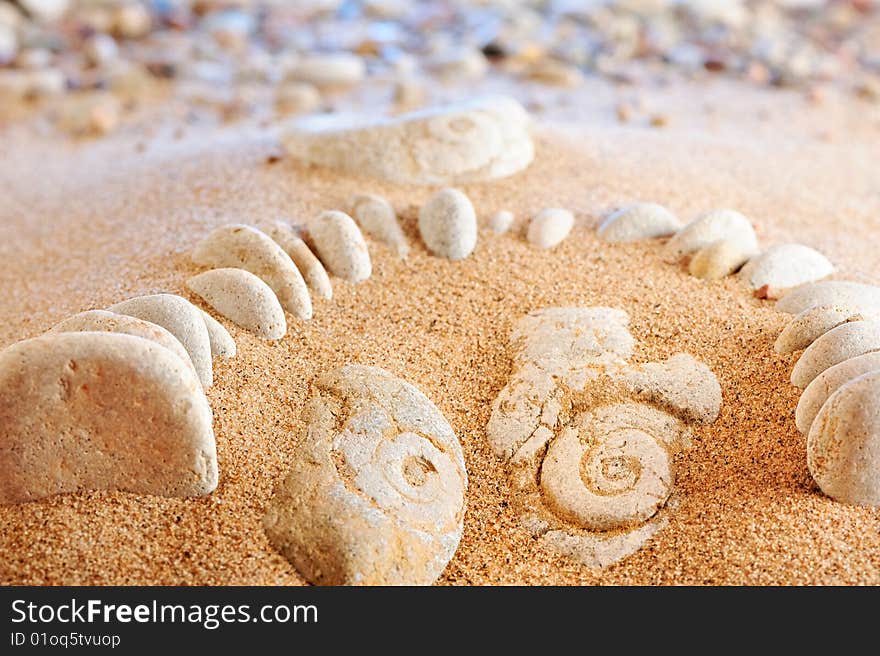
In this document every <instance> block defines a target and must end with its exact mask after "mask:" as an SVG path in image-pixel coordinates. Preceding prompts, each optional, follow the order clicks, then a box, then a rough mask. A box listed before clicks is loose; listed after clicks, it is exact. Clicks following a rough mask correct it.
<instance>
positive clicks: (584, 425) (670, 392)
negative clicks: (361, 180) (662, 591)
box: [487, 308, 721, 567]
mask: <svg viewBox="0 0 880 656" xmlns="http://www.w3.org/2000/svg"><path fill="white" fill-rule="evenodd" d="M627 323H628V317H627V315H626V314H625V313H624V312H622V311H620V310H615V309H612V308H547V309H544V310H539V311H536V312H532V313H530V314H529V315H527V316H525V317H523V318H522V319H520V320H519V321H518V322H517V323H516V325H515V327H514V331H513V335H512V342H513V347H514V365H513V373H512V375H511V379H510V382H509V383H508V385H507V386H506V387H505V388H504V389H503V390H502V391H501V392H500V393H499V395H498V398H497V399H496V401H495V403H494V404H493V408H492V416H491V418H490V420H489V424H488V426H487V436H488V438H489V442H490V444H491V445H492V448H493V449H494V450H495V453H496V454H497V455H499V456H500V457H501V458H502V459H504V460H506V461H507V462H508V467H509V472H510V477H511V487H512V491H513V495H514V505H515V507H516V508H517V509H518V510H519V511H520V515H521V519H522V521H523V523H524V524H525V526H526V527H527V528H528V529H529V530H530V531H531V532H532V533H533V534H535V535H536V536H538V537H540V538H541V540H542V541H543V542H544V543H546V544H547V545H549V546H550V547H551V548H553V549H554V550H556V551H559V552H560V553H564V554H567V555H569V556H571V557H574V558H576V559H577V560H579V561H580V562H582V563H584V564H586V565H588V566H591V567H605V566H607V565H608V564H610V563H613V562H615V561H617V560H619V559H620V558H623V557H625V556H627V555H629V554H631V553H633V552H634V551H636V550H637V549H639V548H640V547H641V545H642V544H644V542H645V541H646V540H647V539H649V538H650V537H651V536H652V535H653V534H654V533H655V532H656V531H657V530H659V529H660V528H661V527H662V525H663V524H664V523H665V521H666V519H665V517H663V516H662V515H658V512H659V511H660V509H661V508H662V507H663V506H664V505H665V504H666V502H667V500H668V498H669V496H670V494H671V492H672V486H673V482H674V472H673V468H672V455H673V454H674V453H675V452H677V451H679V450H681V449H682V448H683V447H685V446H687V445H688V443H689V429H688V423H690V422H703V423H710V422H712V421H714V420H715V419H716V418H717V416H718V413H719V410H720V405H721V388H720V386H719V385H718V381H717V380H716V378H715V376H714V374H713V373H712V372H711V371H710V370H709V368H708V367H706V365H704V364H702V363H700V362H697V361H696V360H694V359H693V358H692V357H691V356H689V355H687V354H683V353H680V354H677V355H674V356H673V357H671V358H669V359H668V360H667V361H666V362H662V363H647V364H644V365H641V366H628V365H627V363H626V359H627V358H628V357H629V355H630V354H631V352H632V348H633V345H634V342H633V339H632V336H631V335H630V334H629V332H628V331H627V329H626V325H627ZM606 388H607V389H609V390H610V391H611V392H612V394H613V400H610V401H609V400H608V398H609V397H608V396H607V394H603V392H604V391H605V389H606ZM579 393H584V394H587V396H586V397H584V398H587V399H589V400H588V401H586V402H584V401H581V400H578V399H579V398H580V397H579V396H578V394H579ZM584 403H586V405H584Z"/></svg>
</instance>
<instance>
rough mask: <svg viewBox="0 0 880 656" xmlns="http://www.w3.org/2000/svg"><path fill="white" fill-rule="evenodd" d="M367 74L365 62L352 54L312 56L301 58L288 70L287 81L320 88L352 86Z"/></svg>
mask: <svg viewBox="0 0 880 656" xmlns="http://www.w3.org/2000/svg"><path fill="white" fill-rule="evenodd" d="M366 74H367V67H366V65H365V64H364V60H363V59H361V58H360V57H358V56H357V55H352V54H350V53H333V54H311V55H306V56H304V57H300V58H299V59H298V60H296V61H295V62H294V63H293V65H292V66H291V67H290V68H289V69H288V70H287V79H289V80H296V81H297V82H307V83H309V84H314V85H315V86H318V87H342V86H351V85H354V84H357V83H358V82H361V81H362V80H363V79H364V78H365V77H366Z"/></svg>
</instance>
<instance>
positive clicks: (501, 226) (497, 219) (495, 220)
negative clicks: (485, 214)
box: [489, 210, 513, 235]
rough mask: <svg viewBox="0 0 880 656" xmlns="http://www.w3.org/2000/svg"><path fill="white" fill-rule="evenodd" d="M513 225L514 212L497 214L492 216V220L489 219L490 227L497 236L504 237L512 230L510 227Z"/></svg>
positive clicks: (506, 211) (502, 211)
mask: <svg viewBox="0 0 880 656" xmlns="http://www.w3.org/2000/svg"><path fill="white" fill-rule="evenodd" d="M512 225H513V212H510V211H508V210H501V211H500V212H495V214H493V215H492V218H490V219H489V227H490V228H491V229H492V232H494V233H495V234H496V235H503V234H504V233H505V232H507V231H508V230H510V227H511V226H512Z"/></svg>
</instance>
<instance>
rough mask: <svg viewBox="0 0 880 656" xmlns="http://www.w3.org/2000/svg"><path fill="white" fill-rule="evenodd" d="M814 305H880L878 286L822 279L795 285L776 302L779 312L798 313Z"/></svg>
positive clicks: (863, 306) (879, 289) (864, 306)
mask: <svg viewBox="0 0 880 656" xmlns="http://www.w3.org/2000/svg"><path fill="white" fill-rule="evenodd" d="M814 305H851V306H855V307H859V308H867V307H880V287H875V286H874V285H865V284H863V283H860V282H850V281H848V280H822V281H820V282H813V283H807V284H806V285H801V286H800V287H795V288H794V289H792V290H791V291H789V292H788V293H786V294H785V295H784V296H783V297H782V298H780V299H779V300H778V301H777V302H776V309H777V310H779V311H780V312H787V313H789V314H798V313H800V312H803V311H804V310H806V309H807V308H810V307H813V306H814Z"/></svg>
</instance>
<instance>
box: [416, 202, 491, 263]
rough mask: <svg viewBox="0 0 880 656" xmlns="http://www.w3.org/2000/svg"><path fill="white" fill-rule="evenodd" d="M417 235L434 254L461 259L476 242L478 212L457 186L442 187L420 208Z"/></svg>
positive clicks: (471, 251)
mask: <svg viewBox="0 0 880 656" xmlns="http://www.w3.org/2000/svg"><path fill="white" fill-rule="evenodd" d="M419 234H420V235H421V237H422V241H424V242H425V246H427V247H428V250H429V251H431V252H432V253H433V254H434V255H439V256H440V257H446V258H449V259H450V260H461V259H464V258H466V257H467V256H468V255H470V254H471V253H473V251H474V248H476V245H477V214H476V212H475V211H474V206H473V204H471V201H470V199H469V198H468V197H467V196H466V195H465V194H463V193H462V192H461V191H459V190H458V189H442V190H440V191H438V192H437V193H436V194H434V195H433V196H432V197H431V198H430V199H429V200H428V202H427V203H425V204H424V205H422V207H421V209H420V210H419Z"/></svg>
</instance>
